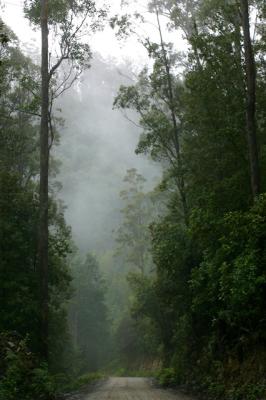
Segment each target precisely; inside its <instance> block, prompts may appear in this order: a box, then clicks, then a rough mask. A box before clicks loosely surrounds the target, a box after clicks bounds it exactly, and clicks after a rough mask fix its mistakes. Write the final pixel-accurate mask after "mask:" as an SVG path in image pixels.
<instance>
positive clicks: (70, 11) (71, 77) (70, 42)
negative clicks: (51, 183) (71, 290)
mask: <svg viewBox="0 0 266 400" xmlns="http://www.w3.org/2000/svg"><path fill="white" fill-rule="evenodd" d="M48 5H49V7H48ZM25 12H26V15H27V16H28V17H29V19H30V20H31V21H32V22H33V23H34V24H36V25H38V24H39V23H40V25H41V32H42V67H41V75H42V88H41V130H40V222H39V242H38V243H39V245H38V249H39V250H38V252H39V256H38V259H39V273H40V287H41V305H40V315H41V318H40V319H41V323H40V333H41V342H42V356H43V358H44V359H46V360H47V359H48V303H49V293H48V273H49V260H48V248H49V244H48V198H49V195H48V191H49V188H48V176H49V150H50V147H51V146H52V143H53V140H54V128H53V121H52V106H53V102H54V100H55V99H56V98H57V97H58V96H59V95H60V94H61V93H62V92H64V91H65V90H67V88H68V87H70V86H71V84H72V83H73V82H74V81H75V80H76V79H77V77H78V76H79V75H80V73H81V71H82V70H83V69H84V68H87V67H89V60H90V58H91V52H90V49H89V46H88V45H87V44H84V43H82V42H81V41H80V40H79V37H80V36H79V35H81V34H82V33H84V32H82V29H83V27H84V26H85V23H86V22H87V19H88V17H91V19H92V21H91V24H90V26H91V27H92V29H96V28H97V27H99V21H97V19H98V17H99V18H103V17H104V16H105V11H104V10H99V11H98V10H97V9H96V6H95V3H94V2H93V1H90V0H87V1H85V2H84V1H83V2H81V1H80V0H76V1H74V2H71V3H68V2H65V1H63V2H60V1H56V2H53V3H49V2H48V0H42V1H41V3H40V7H39V3H38V2H36V1H28V2H26V3H25ZM100 23H101V22H100ZM48 27H53V28H54V31H55V37H56V39H57V40H58V46H59V51H60V52H59V56H58V57H57V59H56V61H55V62H54V64H53V65H52V66H50V68H49V62H51V61H52V60H51V59H49V54H48V53H49V45H48V34H49V30H48ZM64 61H67V62H69V65H70V68H69V71H67V72H66V73H65V74H64V75H63V77H62V79H61V81H60V82H59V83H58V84H56V83H55V77H56V74H57V71H58V69H59V67H60V66H61V65H62V63H63V62H64ZM49 140H50V143H49Z"/></svg>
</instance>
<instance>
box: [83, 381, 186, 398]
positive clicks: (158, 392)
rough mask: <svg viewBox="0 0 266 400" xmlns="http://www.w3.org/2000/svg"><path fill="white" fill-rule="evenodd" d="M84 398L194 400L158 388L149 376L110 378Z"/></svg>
mask: <svg viewBox="0 0 266 400" xmlns="http://www.w3.org/2000/svg"><path fill="white" fill-rule="evenodd" d="M84 400H192V399H191V398H189V397H187V396H185V395H183V394H174V393H172V392H169V391H167V390H163V389H158V388H155V387H153V386H151V384H150V380H149V379H147V378H109V379H108V380H107V381H106V382H105V383H103V384H102V385H101V386H99V387H98V388H97V389H95V391H94V392H92V393H90V394H88V395H87V396H86V397H85V399H84Z"/></svg>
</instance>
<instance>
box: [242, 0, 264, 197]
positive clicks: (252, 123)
mask: <svg viewBox="0 0 266 400" xmlns="http://www.w3.org/2000/svg"><path fill="white" fill-rule="evenodd" d="M241 14H242V15H241V17H242V29H243V38H244V55H245V69H246V131H247V142H248V153H249V163H250V178H251V190H252V195H253V199H255V198H256V196H257V195H258V194H259V193H260V171H259V158H258V146H257V132H256V66H255V59H254V53H253V49H252V44H251V38H250V24H249V5H248V0H241Z"/></svg>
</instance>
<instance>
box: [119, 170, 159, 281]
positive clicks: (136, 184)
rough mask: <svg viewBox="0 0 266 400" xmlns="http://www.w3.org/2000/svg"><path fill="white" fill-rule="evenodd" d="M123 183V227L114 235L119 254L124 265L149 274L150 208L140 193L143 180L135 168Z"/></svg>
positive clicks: (143, 194)
mask: <svg viewBox="0 0 266 400" xmlns="http://www.w3.org/2000/svg"><path fill="white" fill-rule="evenodd" d="M124 182H125V183H126V184H127V185H128V187H127V188H126V189H125V190H123V191H121V193H120V197H121V198H122V200H123V201H124V203H125V207H124V208H123V209H122V210H121V213H122V215H123V219H122V224H121V226H120V227H119V228H118V230H117V233H116V241H117V243H118V244H119V247H118V253H119V254H122V255H124V257H125V261H126V262H127V263H129V264H130V265H132V266H133V267H135V268H137V269H138V270H139V271H140V272H141V273H142V274H144V273H145V272H150V270H151V260H150V254H149V242H150V236H149V228H148V226H149V223H150V221H151V215H152V209H151V208H152V204H151V201H150V199H149V197H148V195H147V194H145V193H143V185H144V183H145V179H144V178H143V176H142V175H140V174H139V173H138V172H137V170H136V169H135V168H132V169H130V170H128V171H127V174H126V176H125V178H124Z"/></svg>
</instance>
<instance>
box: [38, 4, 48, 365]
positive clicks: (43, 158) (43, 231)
mask: <svg viewBox="0 0 266 400" xmlns="http://www.w3.org/2000/svg"><path fill="white" fill-rule="evenodd" d="M41 35H42V65H41V76H42V89H41V129H40V220H39V242H38V256H39V274H40V339H41V356H42V357H43V358H44V359H45V360H48V170H49V148H48V136H49V71H48V0H41Z"/></svg>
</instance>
